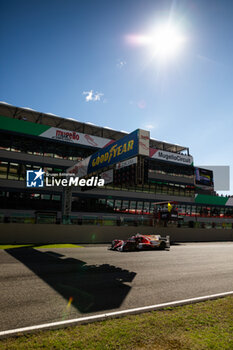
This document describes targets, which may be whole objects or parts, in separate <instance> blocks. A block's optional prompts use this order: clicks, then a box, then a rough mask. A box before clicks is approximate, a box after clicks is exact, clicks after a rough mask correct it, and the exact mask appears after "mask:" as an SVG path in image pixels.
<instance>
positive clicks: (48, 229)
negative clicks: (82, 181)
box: [0, 223, 233, 244]
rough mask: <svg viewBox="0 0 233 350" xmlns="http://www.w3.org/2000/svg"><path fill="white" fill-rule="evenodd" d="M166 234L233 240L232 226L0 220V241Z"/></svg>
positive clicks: (87, 240) (186, 238) (182, 238)
mask: <svg viewBox="0 0 233 350" xmlns="http://www.w3.org/2000/svg"><path fill="white" fill-rule="evenodd" d="M138 232H139V233H142V234H160V235H162V236H166V235H169V236H170V239H171V241H172V242H210V241H233V229H196V228H177V227H175V228H173V227H172V228H170V227H169V228H165V227H161V228H153V227H145V226H137V227H134V226H121V227H118V226H91V225H81V226H80V225H54V224H38V225H35V224H13V223H12V224H11V223H6V224H5V223H1V224H0V244H41V243H43V244H48V243H109V242H111V241H112V240H113V239H115V238H119V239H126V238H128V237H129V236H130V235H133V234H135V233H138Z"/></svg>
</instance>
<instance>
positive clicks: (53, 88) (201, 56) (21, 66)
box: [0, 0, 233, 194]
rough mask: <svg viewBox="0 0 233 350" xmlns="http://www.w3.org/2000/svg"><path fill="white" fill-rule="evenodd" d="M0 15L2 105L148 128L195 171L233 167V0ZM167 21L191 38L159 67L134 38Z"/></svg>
mask: <svg viewBox="0 0 233 350" xmlns="http://www.w3.org/2000/svg"><path fill="white" fill-rule="evenodd" d="M0 12H1V22H0V33H1V49H2V50H1V56H0V67H1V68H0V69H1V71H0V76H1V86H0V100H2V101H5V102H8V103H10V104H13V105H16V106H21V107H24V106H26V107H30V108H33V109H35V110H38V111H41V112H45V113H46V112H50V113H54V114H57V115H59V116H62V117H72V118H75V119H77V120H79V121H84V122H92V123H94V124H97V125H100V126H109V127H112V128H114V129H117V130H126V131H133V130H135V129H136V128H144V129H150V131H151V137H154V138H156V139H159V140H165V141H168V142H173V143H178V144H181V145H185V146H189V147H190V153H191V154H192V155H193V157H194V161H195V164H197V165H230V166H231V169H232V167H233V158H232V150H233V137H232V130H233V98H232V95H233V65H232V62H233V40H232V33H233V2H232V1H231V0H229V1H228V0H221V1H220V0H183V1H182V0H181V1H174V0H173V1H166V0H157V1H156V0H142V1H141V0H112V1H110V0H99V1H94V0H89V1H84V0H82V1H81V0H66V1H65V0H47V1H44V0H39V1H32V0H31V1H26V0H21V1H11V0H8V1H1V3H0ZM168 18H170V19H171V20H172V22H173V23H175V24H177V23H178V25H179V26H180V28H182V33H183V34H184V36H185V39H186V40H185V43H184V45H183V49H182V52H181V53H180V55H179V56H177V57H175V58H174V60H170V61H169V63H167V64H164V65H161V64H160V63H159V62H158V60H156V59H155V58H154V57H153V55H152V51H151V49H150V48H149V47H148V46H143V45H141V46H140V45H138V46H134V45H130V44H129V43H128V41H127V40H126V38H127V36H129V35H144V34H145V33H148V32H149V31H150V30H151V28H153V27H154V26H156V24H157V23H158V22H161V21H166V20H167V19H168ZM85 93H86V94H85ZM87 100H88V101H87ZM232 183H233V176H231V184H232ZM230 193H231V194H232V193H233V185H231V191H230V192H229V194H230Z"/></svg>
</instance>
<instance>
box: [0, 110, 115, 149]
mask: <svg viewBox="0 0 233 350" xmlns="http://www.w3.org/2000/svg"><path fill="white" fill-rule="evenodd" d="M0 129H4V130H8V131H14V132H20V133H22V134H27V135H34V136H39V137H44V138H47V139H55V140H58V141H63V142H69V143H74V144H80V145H84V146H92V147H96V148H102V147H105V146H107V145H108V144H110V143H111V142H113V141H112V140H111V139H107V138H103V137H99V136H93V135H89V134H84V133H81V132H77V131H70V130H64V129H59V128H54V127H50V126H48V125H44V124H36V123H32V122H28V121H24V120H19V119H12V118H7V117H3V116H0Z"/></svg>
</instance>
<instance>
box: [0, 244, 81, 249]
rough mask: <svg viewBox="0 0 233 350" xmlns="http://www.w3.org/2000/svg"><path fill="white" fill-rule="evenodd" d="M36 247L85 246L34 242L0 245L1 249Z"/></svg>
mask: <svg viewBox="0 0 233 350" xmlns="http://www.w3.org/2000/svg"><path fill="white" fill-rule="evenodd" d="M22 247H25V248H26V247H28V248H34V249H47V248H83V247H82V246H80V245H77V244H45V245H40V246H37V245H34V244H11V245H10V244H8V245H0V249H13V248H22Z"/></svg>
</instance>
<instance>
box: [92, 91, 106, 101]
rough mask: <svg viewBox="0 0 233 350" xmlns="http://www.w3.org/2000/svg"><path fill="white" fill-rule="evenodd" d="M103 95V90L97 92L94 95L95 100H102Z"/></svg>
mask: <svg viewBox="0 0 233 350" xmlns="http://www.w3.org/2000/svg"><path fill="white" fill-rule="evenodd" d="M101 96H104V94H102V93H101V92H96V94H95V95H94V97H93V101H100V98H101Z"/></svg>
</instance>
